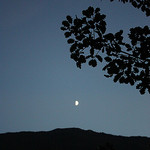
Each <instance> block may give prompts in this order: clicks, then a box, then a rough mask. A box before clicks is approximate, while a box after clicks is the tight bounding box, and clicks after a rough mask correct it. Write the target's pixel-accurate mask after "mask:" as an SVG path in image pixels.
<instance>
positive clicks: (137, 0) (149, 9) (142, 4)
mask: <svg viewBox="0 0 150 150" xmlns="http://www.w3.org/2000/svg"><path fill="white" fill-rule="evenodd" d="M110 1H111V2H113V1H114V0H110ZM118 1H121V2H123V3H127V2H129V3H131V4H132V5H133V6H134V7H135V8H138V9H141V10H142V11H143V12H145V13H146V16H150V0H118Z"/></svg>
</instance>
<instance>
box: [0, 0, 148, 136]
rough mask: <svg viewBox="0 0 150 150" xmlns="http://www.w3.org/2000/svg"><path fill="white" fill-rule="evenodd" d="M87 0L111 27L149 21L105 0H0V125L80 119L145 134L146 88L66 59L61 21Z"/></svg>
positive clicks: (25, 127) (61, 124)
mask: <svg viewBox="0 0 150 150" xmlns="http://www.w3.org/2000/svg"><path fill="white" fill-rule="evenodd" d="M88 6H94V7H100V8H101V12H102V13H104V14H106V21H107V31H108V32H113V33H114V32H117V31H119V30H120V29H124V35H125V36H126V35H127V33H128V30H129V29H130V28H131V27H135V26H142V27H143V26H145V25H148V26H150V17H149V18H148V17H145V14H144V13H142V12H141V11H140V10H137V9H135V8H133V7H132V6H131V5H130V4H126V5H124V4H122V3H119V2H113V3H110V2H109V0H108V1H105V0H103V1H101V0H94V1H93V0H0V70H1V73H0V133H5V132H18V131H49V130H53V129H55V128H68V127H79V128H82V129H91V130H94V131H97V132H105V133H110V134H115V135H125V136H133V135H135V136H137V135H140V136H149V137H150V115H149V114H150V95H149V94H148V93H146V94H145V95H140V93H139V92H138V90H136V88H135V87H131V86H130V85H120V84H119V83H114V82H113V81H112V79H107V78H105V77H104V76H103V74H104V72H102V71H101V68H102V67H101V65H100V64H99V65H98V67H96V68H91V67H89V66H88V65H86V64H85V65H83V67H82V69H81V70H80V69H78V68H77V67H76V65H75V62H74V61H73V60H71V59H70V52H69V45H68V44H67V42H66V39H65V38H64V35H63V32H62V31H61V30H60V26H61V22H62V21H63V20H64V19H65V17H66V15H68V14H69V15H71V16H75V15H78V16H79V15H80V14H81V11H82V10H83V9H87V8H88ZM126 37H127V36H126ZM126 40H127V38H126ZM75 100H78V101H79V103H80V104H79V106H77V107H76V106H74V101H75Z"/></svg>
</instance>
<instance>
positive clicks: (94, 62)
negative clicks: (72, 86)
mask: <svg viewBox="0 0 150 150" xmlns="http://www.w3.org/2000/svg"><path fill="white" fill-rule="evenodd" d="M89 66H92V67H96V66H97V62H96V60H95V59H92V60H90V61H89Z"/></svg>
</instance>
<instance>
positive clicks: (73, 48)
mask: <svg viewBox="0 0 150 150" xmlns="http://www.w3.org/2000/svg"><path fill="white" fill-rule="evenodd" d="M76 47H77V45H76V44H72V45H71V47H70V52H71V53H72V52H73V51H75V50H76Z"/></svg>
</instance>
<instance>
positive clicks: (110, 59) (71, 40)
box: [61, 0, 150, 94]
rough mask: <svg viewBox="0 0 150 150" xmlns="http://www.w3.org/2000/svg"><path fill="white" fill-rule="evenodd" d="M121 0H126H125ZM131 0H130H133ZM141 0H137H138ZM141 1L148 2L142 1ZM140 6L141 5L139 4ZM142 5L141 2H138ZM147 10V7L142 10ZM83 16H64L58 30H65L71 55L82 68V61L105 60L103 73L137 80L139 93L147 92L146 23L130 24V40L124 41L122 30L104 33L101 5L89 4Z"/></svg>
mask: <svg viewBox="0 0 150 150" xmlns="http://www.w3.org/2000/svg"><path fill="white" fill-rule="evenodd" d="M122 2H127V0H126V1H125V0H124V1H123V0H122ZM130 2H131V1H130ZM132 2H133V1H132ZM138 2H140V1H138ZM142 5H147V6H149V2H146V1H144V2H143V3H142ZM140 6H141V5H140ZM141 7H142V6H141ZM145 11H146V12H147V13H148V12H149V9H146V10H145ZM82 15H83V17H81V18H78V17H77V16H76V17H75V18H74V19H73V18H72V17H71V16H67V17H66V20H65V21H63V22H62V24H63V26H62V27H61V30H63V31H64V32H65V37H66V38H68V44H71V46H70V52H71V58H72V59H73V60H74V61H75V62H76V65H77V67H79V68H81V65H82V64H83V63H86V62H88V64H89V66H92V67H96V66H97V64H98V63H97V62H100V63H102V62H103V61H105V66H104V67H103V69H102V70H103V71H106V72H107V74H106V75H105V77H107V78H109V77H113V80H114V82H119V83H125V84H130V85H131V86H133V85H134V84H136V88H137V89H138V90H139V91H140V93H141V94H144V93H145V91H146V90H148V92H149V93H150V29H149V27H148V26H145V27H143V28H142V27H135V28H131V29H130V32H129V34H128V36H129V39H130V41H131V42H130V43H125V42H123V36H122V34H123V30H120V31H118V32H117V33H108V34H106V33H105V32H106V21H105V18H106V16H105V15H104V14H102V13H101V12H100V8H96V9H94V8H93V7H91V6H90V7H88V9H87V10H83V11H82Z"/></svg>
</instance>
